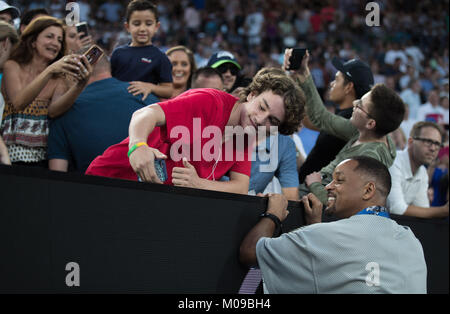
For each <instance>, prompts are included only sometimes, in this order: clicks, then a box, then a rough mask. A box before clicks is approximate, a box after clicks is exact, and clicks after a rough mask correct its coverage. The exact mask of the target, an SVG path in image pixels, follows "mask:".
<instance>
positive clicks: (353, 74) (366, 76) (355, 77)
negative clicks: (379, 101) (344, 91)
mask: <svg viewBox="0 0 450 314" xmlns="http://www.w3.org/2000/svg"><path fill="white" fill-rule="evenodd" d="M331 63H332V64H333V65H334V67H335V68H336V69H337V70H338V71H339V72H341V73H342V74H344V76H345V77H346V78H347V80H348V81H350V82H352V83H353V88H354V89H355V96H356V99H360V98H361V97H362V96H363V95H364V94H365V93H367V92H368V91H369V90H370V89H371V88H372V86H373V74H372V70H371V69H370V67H369V66H368V65H367V64H366V63H364V62H362V61H361V60H358V59H351V60H349V61H347V62H345V63H343V62H342V61H341V60H340V59H338V58H336V57H334V58H333V60H332V61H331Z"/></svg>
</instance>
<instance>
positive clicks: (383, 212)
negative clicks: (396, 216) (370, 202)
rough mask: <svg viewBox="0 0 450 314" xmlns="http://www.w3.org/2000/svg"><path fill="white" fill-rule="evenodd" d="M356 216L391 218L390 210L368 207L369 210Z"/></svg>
mask: <svg viewBox="0 0 450 314" xmlns="http://www.w3.org/2000/svg"><path fill="white" fill-rule="evenodd" d="M356 215H375V216H381V217H386V218H390V217H389V211H388V209H387V208H386V207H383V206H371V207H367V208H364V209H363V210H362V211H360V212H359V213H357V214H356Z"/></svg>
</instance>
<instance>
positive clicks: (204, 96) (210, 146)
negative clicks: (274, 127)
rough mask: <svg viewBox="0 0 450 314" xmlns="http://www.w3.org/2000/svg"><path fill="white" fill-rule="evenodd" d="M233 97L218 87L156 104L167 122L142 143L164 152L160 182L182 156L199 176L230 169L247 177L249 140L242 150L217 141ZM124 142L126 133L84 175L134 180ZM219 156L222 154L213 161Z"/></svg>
mask: <svg viewBox="0 0 450 314" xmlns="http://www.w3.org/2000/svg"><path fill="white" fill-rule="evenodd" d="M236 101H237V98H236V97H234V96H231V95H230V94H227V93H225V92H222V91H219V90H215V89H193V90H189V91H187V92H185V93H183V94H182V95H180V96H178V97H176V98H174V99H169V100H167V101H164V102H161V103H159V106H160V107H161V108H162V110H163V111H164V114H165V117H166V125H165V126H162V127H156V128H155V129H154V130H153V132H152V133H151V134H150V135H149V136H148V139H147V144H148V145H149V146H150V147H153V148H156V149H158V150H159V151H160V152H162V153H163V154H165V155H166V156H167V157H168V158H167V159H166V167H167V175H168V180H167V181H166V182H164V183H165V184H172V169H173V168H174V167H183V161H182V157H186V158H187V159H188V161H189V162H190V163H191V164H192V165H193V166H194V167H195V169H196V171H197V174H198V176H199V177H200V178H205V179H209V180H218V179H220V178H221V177H222V176H224V175H226V174H227V173H228V172H229V171H234V172H237V173H241V174H245V175H247V176H250V171H251V149H250V152H249V149H248V147H249V144H248V141H247V140H245V146H244V149H236V147H238V145H236V144H234V145H232V146H230V145H229V143H223V144H221V141H222V134H224V132H225V126H226V124H227V122H228V120H229V118H230V114H231V111H232V109H233V107H234V105H235V103H236ZM219 131H220V134H219V133H218V132H219ZM212 134H214V135H212ZM233 139H234V143H236V142H238V140H239V139H237V137H236V136H234V138H233ZM241 140H242V139H241ZM128 144H129V138H126V139H125V140H123V141H122V142H120V143H119V144H116V145H113V146H111V147H109V148H108V149H107V150H106V151H105V152H104V153H103V155H101V156H98V157H97V158H95V159H94V160H93V161H92V163H91V164H90V165H89V168H88V169H87V170H86V174H87V175H95V176H103V177H110V178H121V179H127V180H135V181H136V180H137V175H136V173H135V172H134V171H133V169H132V167H131V165H130V162H129V160H128V156H127V153H128ZM230 147H231V149H230ZM250 147H251V145H250ZM171 148H172V150H171ZM230 151H231V155H230ZM219 155H221V158H220V159H219V161H218V162H217V163H216V160H217V159H218V158H219ZM230 156H232V158H230ZM172 158H173V159H172Z"/></svg>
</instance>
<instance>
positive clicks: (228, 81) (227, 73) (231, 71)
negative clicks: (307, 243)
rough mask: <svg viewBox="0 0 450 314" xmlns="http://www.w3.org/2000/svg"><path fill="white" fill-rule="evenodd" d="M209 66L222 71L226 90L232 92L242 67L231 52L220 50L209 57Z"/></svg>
mask: <svg viewBox="0 0 450 314" xmlns="http://www.w3.org/2000/svg"><path fill="white" fill-rule="evenodd" d="M206 66H207V67H211V68H213V69H216V70H217V71H219V72H220V74H221V75H222V78H223V85H224V90H225V91H226V92H228V93H231V92H232V91H233V89H234V88H235V87H236V86H235V84H236V80H237V79H238V75H239V71H240V70H241V69H242V67H241V66H240V64H239V63H238V62H237V60H236V58H235V57H234V55H233V54H232V53H231V52H228V51H219V52H216V53H215V54H213V55H212V56H211V58H209V61H208V64H207V65H206Z"/></svg>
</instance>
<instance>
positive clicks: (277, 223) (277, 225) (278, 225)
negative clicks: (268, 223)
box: [260, 213, 283, 236]
mask: <svg viewBox="0 0 450 314" xmlns="http://www.w3.org/2000/svg"><path fill="white" fill-rule="evenodd" d="M260 217H261V218H269V219H270V220H272V221H273V222H274V223H275V232H274V235H277V236H279V235H280V234H282V233H283V230H282V224H281V220H280V218H278V217H277V216H275V215H274V214H269V213H263V214H261V216H260Z"/></svg>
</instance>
